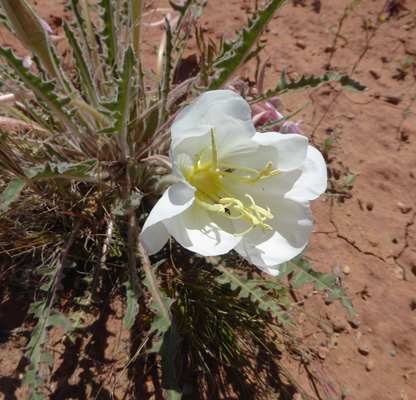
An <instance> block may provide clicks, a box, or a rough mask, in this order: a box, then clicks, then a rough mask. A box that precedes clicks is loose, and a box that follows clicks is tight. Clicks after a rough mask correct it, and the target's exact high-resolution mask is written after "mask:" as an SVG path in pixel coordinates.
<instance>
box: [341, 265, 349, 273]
mask: <svg viewBox="0 0 416 400" xmlns="http://www.w3.org/2000/svg"><path fill="white" fill-rule="evenodd" d="M350 272H351V267H350V266H349V265H344V266H343V267H342V273H343V274H344V275H349V273H350Z"/></svg>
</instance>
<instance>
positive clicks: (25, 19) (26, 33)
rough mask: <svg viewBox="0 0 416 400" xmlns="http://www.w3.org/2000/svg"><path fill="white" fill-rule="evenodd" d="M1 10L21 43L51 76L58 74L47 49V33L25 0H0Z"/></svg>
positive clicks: (56, 76) (55, 76)
mask: <svg viewBox="0 0 416 400" xmlns="http://www.w3.org/2000/svg"><path fill="white" fill-rule="evenodd" d="M0 4H1V6H2V7H3V10H4V11H5V12H6V15H7V17H8V19H9V21H10V23H11V24H12V26H13V29H14V32H15V34H16V36H17V37H18V39H19V40H20V41H21V42H22V44H23V45H24V46H25V47H26V48H27V49H28V50H30V51H32V52H33V53H34V54H35V55H36V56H37V57H39V59H40V60H41V62H42V64H43V66H44V67H45V69H46V70H47V71H48V73H49V74H50V75H51V76H52V77H53V78H58V80H59V74H58V72H57V70H56V67H55V65H54V62H53V59H52V55H51V53H50V49H49V41H48V35H47V32H46V29H45V26H44V25H43V24H42V21H41V19H40V18H39V16H38V15H37V14H36V12H35V11H34V10H33V8H32V7H30V6H29V4H27V3H26V1H25V0H0Z"/></svg>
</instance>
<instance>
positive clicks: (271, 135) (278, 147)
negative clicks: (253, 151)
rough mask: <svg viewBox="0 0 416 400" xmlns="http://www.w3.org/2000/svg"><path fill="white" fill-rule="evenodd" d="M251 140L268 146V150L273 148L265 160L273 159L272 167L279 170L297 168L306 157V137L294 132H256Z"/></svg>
mask: <svg viewBox="0 0 416 400" xmlns="http://www.w3.org/2000/svg"><path fill="white" fill-rule="evenodd" d="M253 141H255V142H256V143H258V144H261V145H262V146H268V147H267V148H268V149H269V151H270V150H271V149H274V152H275V154H273V156H272V158H268V160H267V161H274V163H273V166H274V168H278V169H280V170H281V171H290V170H292V169H295V168H299V167H300V166H301V165H302V163H303V162H304V161H305V159H306V153H307V150H308V138H307V137H306V136H301V135H298V134H295V133H286V134H282V133H278V132H267V133H259V132H257V133H256V134H255V135H254V137H253Z"/></svg>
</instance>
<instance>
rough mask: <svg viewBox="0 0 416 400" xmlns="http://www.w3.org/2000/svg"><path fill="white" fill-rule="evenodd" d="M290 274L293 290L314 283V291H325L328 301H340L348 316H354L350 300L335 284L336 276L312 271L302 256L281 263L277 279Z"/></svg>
mask: <svg viewBox="0 0 416 400" xmlns="http://www.w3.org/2000/svg"><path fill="white" fill-rule="evenodd" d="M290 273H293V278H292V283H293V287H294V288H299V287H301V286H303V285H304V284H305V283H314V289H315V290H319V291H326V292H327V293H328V298H329V300H330V301H333V300H335V299H341V303H342V305H343V306H344V307H346V308H347V310H348V312H349V313H350V315H351V316H352V317H354V316H355V310H354V308H353V306H352V304H351V300H350V299H349V298H348V296H347V295H346V294H345V289H343V288H341V287H339V286H338V285H337V283H336V278H337V277H336V275H334V274H331V273H324V272H316V271H314V270H313V269H312V268H311V267H310V263H309V261H308V260H306V259H304V258H302V254H300V255H298V256H297V257H295V258H294V259H293V260H292V261H289V262H285V263H283V264H282V266H281V269H280V273H279V277H281V278H282V277H284V276H287V275H289V274H290Z"/></svg>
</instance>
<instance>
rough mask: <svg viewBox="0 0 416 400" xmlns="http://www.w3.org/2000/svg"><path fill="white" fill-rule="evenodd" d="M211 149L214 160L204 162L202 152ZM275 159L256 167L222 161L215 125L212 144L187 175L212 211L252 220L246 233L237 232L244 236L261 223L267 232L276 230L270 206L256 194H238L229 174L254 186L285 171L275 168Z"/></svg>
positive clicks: (201, 202) (201, 201) (198, 197)
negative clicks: (271, 222) (233, 190)
mask: <svg viewBox="0 0 416 400" xmlns="http://www.w3.org/2000/svg"><path fill="white" fill-rule="evenodd" d="M209 150H211V160H210V161H209V162H202V160H201V159H202V155H203V154H204V153H205V152H206V151H209ZM272 166H273V163H272V162H269V163H267V164H266V166H265V167H264V168H263V169H262V170H261V171H257V170H256V169H254V168H248V167H241V166H238V165H231V164H224V163H219V162H218V153H217V145H216V141H215V134H214V130H213V129H211V146H206V147H204V148H203V149H202V150H201V151H200V152H199V154H198V155H197V157H196V159H195V163H194V165H193V167H192V169H191V171H190V172H189V173H188V174H187V176H186V177H185V178H186V180H187V181H188V182H189V183H190V184H191V185H192V186H194V187H195V188H196V193H195V201H196V202H198V203H199V205H200V206H201V207H203V208H204V209H206V210H208V211H216V212H218V213H219V214H221V215H223V216H224V217H226V218H229V219H242V220H244V221H246V222H249V223H250V224H251V226H250V227H249V228H248V229H247V230H246V231H244V232H242V233H236V234H235V236H243V235H246V234H247V233H249V232H251V231H252V230H253V229H254V228H255V227H256V226H259V227H260V228H261V229H262V231H263V235H264V234H265V231H266V230H272V228H271V226H270V225H268V224H267V223H266V221H267V220H270V219H273V218H274V216H273V214H272V213H271V212H270V208H269V207H267V209H264V208H262V207H259V206H258V205H257V204H256V203H255V201H254V199H253V197H252V196H250V195H249V194H245V197H246V198H247V200H246V199H244V201H243V200H242V199H238V198H236V197H235V196H234V195H233V194H232V193H231V192H230V191H229V190H228V189H227V188H226V186H225V184H224V183H225V182H224V180H225V179H226V178H229V179H234V180H237V181H240V182H241V183H242V184H244V185H250V186H254V185H255V184H256V183H258V182H260V181H262V180H264V179H267V178H270V177H272V176H275V175H278V174H280V173H281V171H280V170H277V169H274V170H272ZM234 171H242V172H246V173H248V174H250V175H253V176H251V177H249V178H247V177H245V176H242V175H237V174H234V173H233V172H234Z"/></svg>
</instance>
